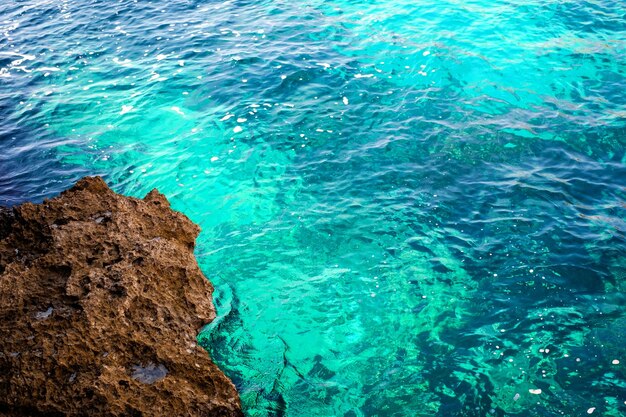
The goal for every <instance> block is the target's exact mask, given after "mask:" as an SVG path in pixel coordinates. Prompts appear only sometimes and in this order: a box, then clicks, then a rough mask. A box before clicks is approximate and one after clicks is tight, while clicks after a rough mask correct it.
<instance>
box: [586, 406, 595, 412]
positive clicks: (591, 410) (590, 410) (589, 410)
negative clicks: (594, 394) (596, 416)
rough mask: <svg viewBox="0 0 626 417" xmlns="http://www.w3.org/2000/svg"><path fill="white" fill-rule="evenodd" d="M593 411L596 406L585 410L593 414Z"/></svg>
mask: <svg viewBox="0 0 626 417" xmlns="http://www.w3.org/2000/svg"><path fill="white" fill-rule="evenodd" d="M594 411H596V408H595V407H591V408H590V409H588V410H587V414H593V412H594Z"/></svg>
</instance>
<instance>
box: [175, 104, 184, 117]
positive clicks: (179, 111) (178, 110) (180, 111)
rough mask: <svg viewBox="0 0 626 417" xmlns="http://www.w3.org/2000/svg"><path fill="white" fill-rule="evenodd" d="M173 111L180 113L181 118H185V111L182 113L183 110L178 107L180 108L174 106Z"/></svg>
mask: <svg viewBox="0 0 626 417" xmlns="http://www.w3.org/2000/svg"><path fill="white" fill-rule="evenodd" d="M172 111H173V112H174V113H178V114H180V115H181V116H184V115H185V113H183V111H182V110H181V109H180V107H178V106H172Z"/></svg>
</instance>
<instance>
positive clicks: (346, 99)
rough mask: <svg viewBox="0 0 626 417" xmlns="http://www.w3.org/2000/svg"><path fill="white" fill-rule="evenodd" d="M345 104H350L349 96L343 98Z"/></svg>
mask: <svg viewBox="0 0 626 417" xmlns="http://www.w3.org/2000/svg"><path fill="white" fill-rule="evenodd" d="M343 104H345V105H346V106H347V105H348V104H350V102H349V101H348V97H344V98H343Z"/></svg>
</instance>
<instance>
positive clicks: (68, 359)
mask: <svg viewBox="0 0 626 417" xmlns="http://www.w3.org/2000/svg"><path fill="white" fill-rule="evenodd" d="M198 232H199V229H198V227H197V226H196V225H195V224H193V223H192V222H191V221H190V220H189V219H188V218H187V217H185V216H184V215H183V214H181V213H177V212H175V211H173V210H171V209H170V206H169V203H168V201H167V199H166V198H165V197H164V196H163V195H162V194H159V193H158V192H157V191H156V190H153V191H152V192H150V193H149V194H148V195H146V197H145V198H144V199H143V200H139V199H135V198H129V197H124V196H120V195H118V194H115V193H114V192H113V191H111V190H110V189H109V188H108V187H107V185H106V184H105V183H104V181H103V180H102V179H100V178H84V179H82V180H80V181H79V182H78V183H77V184H76V185H75V186H74V187H73V188H71V189H70V190H68V191H65V192H63V193H62V194H61V195H59V196H58V197H56V198H53V199H51V200H46V201H44V202H43V203H42V204H31V203H26V204H23V205H21V206H18V207H15V208H13V209H3V208H0V416H3V417H9V416H11V417H12V416H48V417H52V416H171V417H174V416H207V417H211V416H220V417H222V416H223V417H231V416H242V413H241V409H240V403H239V397H238V395H237V392H236V390H235V387H234V385H233V384H232V383H231V381H230V380H229V379H228V378H227V377H226V376H225V375H224V374H223V373H222V372H221V371H220V370H219V369H218V367H217V366H216V365H215V364H213V362H211V359H210V358H209V355H208V353H207V352H206V351H205V350H203V349H202V348H200V347H199V346H198V345H197V344H196V335H197V332H198V330H199V329H200V328H201V327H202V326H203V325H205V324H206V323H209V322H210V321H212V320H213V319H214V318H215V309H214V307H213V304H212V300H211V294H212V291H213V287H212V286H211V284H210V282H209V281H208V280H207V279H205V277H204V276H203V275H202V273H201V272H200V269H199V268H198V265H197V263H196V260H195V257H194V254H193V248H194V243H195V239H196V237H197V235H198Z"/></svg>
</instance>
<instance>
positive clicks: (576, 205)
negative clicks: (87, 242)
mask: <svg viewBox="0 0 626 417" xmlns="http://www.w3.org/2000/svg"><path fill="white" fill-rule="evenodd" d="M0 33H1V34H2V36H0V203H1V204H9V205H13V204H17V203H20V202H23V201H25V200H35V201H40V200H42V199H43V198H44V197H49V196H52V195H55V194H56V193H58V192H59V191H61V190H63V189H65V188H66V187H68V186H69V185H70V184H72V183H73V182H74V181H76V180H77V179H78V178H80V177H81V176H83V175H88V174H89V175H93V174H98V175H102V176H104V177H105V179H106V180H107V181H108V182H109V183H110V184H111V186H112V187H113V188H114V189H115V190H116V191H118V192H121V193H125V194H129V195H134V196H143V195H144V194H145V193H147V192H148V191H149V190H151V189H152V188H154V187H158V188H159V190H161V191H162V192H163V193H165V194H166V195H167V197H168V198H169V199H170V200H171V201H172V204H173V206H174V207H175V208H176V209H178V210H181V211H183V212H184V213H185V214H187V215H188V216H189V217H190V218H191V219H192V220H194V221H195V222H197V223H198V224H199V225H200V226H201V227H202V233H201V235H200V237H199V241H198V247H197V256H198V259H199V262H200V263H201V266H202V269H203V271H204V272H205V274H206V275H207V277H208V278H209V279H210V280H211V281H212V282H213V283H214V284H215V287H216V292H215V303H216V305H217V307H218V313H219V317H218V319H217V320H216V321H215V322H214V323H213V324H211V325H210V326H208V327H207V328H206V329H205V330H204V331H203V333H202V334H201V335H200V341H201V343H202V344H203V345H204V346H206V347H207V349H209V351H210V353H211V355H212V357H213V358H214V359H215V360H216V361H217V362H218V363H219V364H220V366H221V367H222V368H223V369H224V370H225V372H226V373H227V374H228V375H229V376H230V377H231V378H232V379H233V381H234V382H235V383H236V385H237V387H238V388H239V390H240V393H241V399H242V402H243V405H244V409H245V412H246V415H248V416H290V417H291V416H345V417H361V416H368V417H373V416H381V417H382V416H438V417H448V416H468V417H469V416H491V415H493V416H520V417H522V416H524V417H535V416H542V417H543V416H582V415H588V414H587V413H590V414H594V415H602V416H608V417H617V416H622V415H624V414H626V348H625V345H626V295H625V293H626V256H625V255H626V237H625V232H626V188H625V186H626V153H625V152H626V93H625V91H626V6H625V5H624V3H623V2H621V1H614V0H597V1H587V2H585V1H568V0H558V1H557V0H543V1H533V0H530V1H528V0H525V1H522V0H510V1H501V0H495V1H486V0H474V1H457V0H443V1H437V2H435V1H408V0H396V1H390V0H370V1H352V2H347V1H339V0H335V1H322V0H310V1H302V2H293V1H291V2H288V1H267V0H266V1H261V0H238V1H235V0H227V1H223V2H214V1H207V2H199V1H191V0H189V1H183V0H172V1H168V2H165V1H152V2H148V1H143V0H135V1H129V0H121V1H114V2H111V1H100V0H93V1H78V0H65V1H57V0H55V1H52V0H39V1H34V0H26V1H19V2H17V1H8V2H2V5H0Z"/></svg>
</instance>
